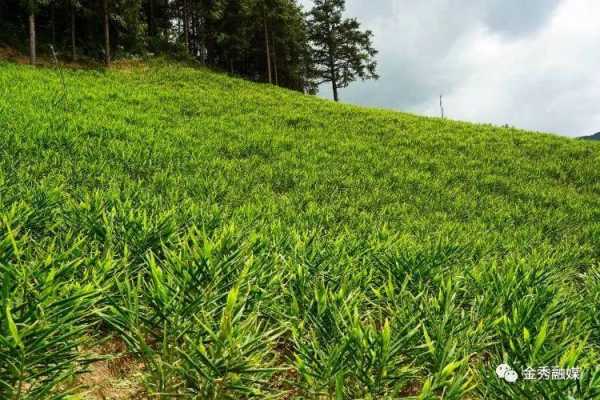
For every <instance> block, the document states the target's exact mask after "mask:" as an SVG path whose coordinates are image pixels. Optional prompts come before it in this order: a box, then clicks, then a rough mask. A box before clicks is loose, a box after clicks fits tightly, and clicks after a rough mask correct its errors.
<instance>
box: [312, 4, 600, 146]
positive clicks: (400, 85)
mask: <svg viewBox="0 0 600 400" xmlns="http://www.w3.org/2000/svg"><path fill="white" fill-rule="evenodd" d="M457 3H458V2H456V1H452V0H423V1H419V2H415V1H413V0H372V1H370V2H363V1H359V0H348V1H347V5H348V14H349V15H352V16H356V17H358V18H359V20H361V21H363V23H364V25H365V26H366V27H368V28H369V29H372V30H373V31H374V33H375V35H376V47H377V48H378V49H379V50H380V52H381V53H380V56H379V57H378V58H379V60H380V72H381V75H382V79H381V80H380V81H377V82H364V83H355V84H354V85H352V86H351V87H350V88H348V89H346V90H344V91H343V92H342V99H343V100H345V101H348V102H352V103H359V104H365V105H370V106H379V107H385V108H394V109H399V110H403V111H411V112H416V113H422V114H428V115H439V105H438V101H439V100H438V96H439V94H440V93H444V96H445V107H446V112H447V114H448V115H449V117H450V118H453V119H464V120H469V121H477V122H492V123H496V124H505V123H508V124H510V125H514V126H517V127H521V128H526V129H531V130H539V131H548V132H556V133H560V134H565V135H570V136H579V135H584V134H590V133H593V132H596V131H599V130H600V107H598V104H600V73H598V72H597V71H598V70H600V29H598V27H597V24H598V21H597V17H598V15H600V2H598V1H597V0H562V1H559V0H556V1H555V0H528V1H527V2H524V1H523V0H503V1H501V0H483V1H481V0H479V1H476V0H465V1H461V2H460V3H461V6H460V7H459V6H457V5H456V4H457ZM322 95H324V96H329V91H328V88H324V89H323V93H322Z"/></svg>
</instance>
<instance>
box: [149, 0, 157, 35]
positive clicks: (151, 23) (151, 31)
mask: <svg viewBox="0 0 600 400" xmlns="http://www.w3.org/2000/svg"><path fill="white" fill-rule="evenodd" d="M148 33H149V34H150V37H154V36H155V35H156V27H155V26H154V0H150V15H149V16H148Z"/></svg>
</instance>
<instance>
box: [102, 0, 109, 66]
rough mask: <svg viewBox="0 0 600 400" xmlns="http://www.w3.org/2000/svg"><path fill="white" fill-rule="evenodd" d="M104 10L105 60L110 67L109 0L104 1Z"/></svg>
mask: <svg viewBox="0 0 600 400" xmlns="http://www.w3.org/2000/svg"><path fill="white" fill-rule="evenodd" d="M102 10H103V17H104V23H103V26H104V62H105V63H106V66H107V67H110V25H109V18H110V15H109V13H108V0H103V1H102Z"/></svg>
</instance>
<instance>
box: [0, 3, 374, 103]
mask: <svg viewBox="0 0 600 400" xmlns="http://www.w3.org/2000/svg"><path fill="white" fill-rule="evenodd" d="M313 3H314V4H313V8H312V9H311V10H308V12H307V11H306V10H304V9H303V7H302V6H301V5H299V4H298V2H297V0H2V1H0V42H5V43H7V44H9V45H11V46H15V47H21V48H23V49H24V50H25V48H26V49H27V51H28V53H29V58H30V62H31V63H32V64H35V63H36V60H37V54H38V51H40V50H44V51H45V50H46V49H49V48H50V45H52V48H53V49H57V51H58V52H59V53H60V54H61V55H63V56H64V57H68V58H70V59H72V60H73V61H78V60H81V59H98V60H102V61H103V62H104V63H105V64H106V65H107V66H109V67H110V65H111V62H112V60H113V59H114V58H115V57H130V56H132V55H147V54H169V55H175V56H180V57H186V58H193V59H195V60H197V61H198V62H200V63H203V64H205V65H207V66H211V67H214V68H218V69H221V70H224V71H228V72H230V73H232V74H236V75H241V76H243V77H246V78H248V79H251V80H255V81H262V82H268V83H272V84H275V85H278V86H282V87H286V88H289V89H293V90H299V91H304V92H308V93H315V92H316V91H317V89H318V87H319V86H320V85H322V84H324V83H330V84H331V88H332V91H333V97H334V99H335V100H336V101H337V100H338V99H339V92H338V91H339V89H340V88H344V87H346V86H348V84H350V83H351V82H353V81H355V80H357V79H377V78H378V76H377V74H376V65H377V63H376V61H375V55H376V54H377V51H376V50H375V49H374V48H373V45H372V41H373V34H372V32H370V31H368V30H367V31H363V30H361V27H360V23H359V22H358V21H357V20H356V19H354V18H345V17H344V15H343V14H344V11H345V0H315V1H314V2H313Z"/></svg>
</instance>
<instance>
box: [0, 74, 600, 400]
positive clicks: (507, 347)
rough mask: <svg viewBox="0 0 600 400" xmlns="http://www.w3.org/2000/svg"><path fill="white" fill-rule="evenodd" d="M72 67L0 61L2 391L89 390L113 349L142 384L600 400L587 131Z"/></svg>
mask: <svg viewBox="0 0 600 400" xmlns="http://www.w3.org/2000/svg"><path fill="white" fill-rule="evenodd" d="M65 81H66V86H67V87H68V88H69V96H68V99H67V100H66V101H67V103H68V104H67V107H63V106H62V105H59V104H56V101H55V100H56V93H57V92H60V90H61V87H62V84H61V82H60V78H59V75H58V73H57V72H56V71H52V70H43V69H35V68H29V67H23V66H16V65H11V64H0V154H1V157H0V276H1V287H0V288H1V290H0V308H1V309H0V315H1V316H0V398H3V399H4V398H7V399H48V398H50V399H52V398H56V399H60V398H67V396H68V395H69V394H79V395H82V396H84V394H83V393H85V390H86V389H85V388H84V387H82V385H85V384H86V383H87V382H86V381H85V376H83V377H82V378H80V379H81V380H79V379H75V378H74V376H76V375H78V374H81V373H83V372H85V371H86V370H87V369H88V368H91V367H93V363H94V362H96V359H95V358H93V357H91V356H90V354H94V353H97V351H98V348H99V347H100V344H101V343H102V341H103V340H104V339H106V338H113V337H118V338H120V339H121V340H122V341H123V342H124V343H125V345H126V352H127V353H128V354H129V355H130V356H131V357H133V358H136V359H138V360H140V364H142V365H143V366H144V368H143V370H142V371H140V375H141V376H140V378H139V380H140V383H141V384H142V385H143V387H144V389H145V391H146V394H147V396H148V397H151V398H163V399H171V398H191V399H207V398H208V399H238V398H304V399H354V398H361V399H397V398H413V399H416V398H420V399H433V398H444V399H465V398H481V399H484V398H503V399H514V398H532V399H536V398H548V399H564V398H569V397H572V398H583V399H594V398H598V396H600V373H599V372H598V365H599V361H600V319H599V317H598V315H600V310H599V308H598V307H599V304H600V297H599V296H600V273H599V270H600V251H599V250H598V246H597V244H598V241H599V239H600V225H599V224H598V221H599V220H600V200H599V199H600V196H599V194H600V170H599V169H598V167H597V166H598V163H599V162H600V147H598V146H597V145H596V144H595V143H588V142H584V141H574V140H570V139H566V138H559V137H555V136H550V135H544V134H532V133H527V132H522V131H518V130H515V129H505V128H496V127H492V126H489V125H472V124H466V123H460V122H453V121H448V120H440V119H434V118H422V117H416V116H412V115H407V114H400V113H393V112H387V111H378V110H365V109H361V108H357V107H352V106H346V105H338V104H333V103H330V102H326V101H322V100H318V99H314V98H310V97H306V96H302V95H300V94H297V93H293V92H289V91H284V90H279V89H276V88H273V87H270V86H266V85H257V84H252V83H249V82H245V81H242V80H238V79H232V78H228V77H225V76H222V75H218V74H214V73H211V72H208V71H206V70H202V69H191V68H185V67H182V66H175V65H169V64H165V63H162V64H161V63H160V62H153V63H152V64H151V65H149V66H144V67H140V68H134V69H133V70H131V69H128V70H123V71H119V70H114V71H94V70H88V71H67V72H65ZM113 355H114V354H113ZM106 356H111V354H107V355H106ZM500 363H508V364H510V365H511V366H512V367H513V368H515V369H516V370H517V372H519V373H521V371H522V370H523V369H525V368H527V367H530V366H531V367H542V366H549V367H553V366H561V367H565V368H570V367H574V366H576V367H579V368H581V370H582V377H581V380H579V381H578V382H575V381H571V380H565V381H536V382H533V381H525V380H523V379H520V380H519V381H517V382H516V383H514V384H509V383H507V382H505V381H504V380H501V379H499V378H498V377H497V376H496V375H495V372H494V371H495V368H496V366H497V365H498V364H500Z"/></svg>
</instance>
